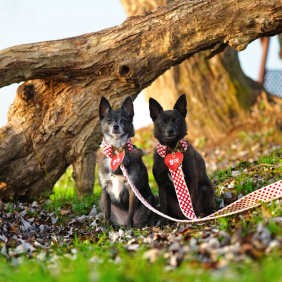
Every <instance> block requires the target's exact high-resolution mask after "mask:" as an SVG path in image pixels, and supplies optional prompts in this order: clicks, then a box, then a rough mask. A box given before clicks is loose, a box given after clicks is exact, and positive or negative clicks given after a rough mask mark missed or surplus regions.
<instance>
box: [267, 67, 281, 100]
mask: <svg viewBox="0 0 282 282" xmlns="http://www.w3.org/2000/svg"><path fill="white" fill-rule="evenodd" d="M263 85H264V87H265V89H266V90H267V91H268V92H269V93H271V94H273V95H276V96H279V97H282V70H265V77H264V83H263Z"/></svg>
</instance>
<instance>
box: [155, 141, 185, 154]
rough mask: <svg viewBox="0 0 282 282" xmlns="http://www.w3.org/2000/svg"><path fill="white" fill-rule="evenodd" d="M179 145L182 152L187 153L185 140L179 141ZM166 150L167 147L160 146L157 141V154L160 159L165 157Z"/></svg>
mask: <svg viewBox="0 0 282 282" xmlns="http://www.w3.org/2000/svg"><path fill="white" fill-rule="evenodd" d="M179 143H180V145H181V146H182V148H183V150H184V151H187V148H188V145H187V142H186V140H185V139H184V138H183V139H181V140H180V141H179ZM166 150H167V146H165V145H162V144H161V143H160V142H159V140H158V142H157V152H158V154H159V155H160V156H161V157H163V158H164V157H165V156H166Z"/></svg>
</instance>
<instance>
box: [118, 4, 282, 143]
mask: <svg viewBox="0 0 282 282" xmlns="http://www.w3.org/2000/svg"><path fill="white" fill-rule="evenodd" d="M120 1H121V3H122V4H123V6H124V7H125V9H126V12H127V14H128V16H133V15H137V14H139V13H142V12H144V11H152V10H153V9H155V8H156V7H157V6H159V5H168V4H171V3H172V2H174V0H120ZM237 12H238V13H239V12H242V13H244V12H246V13H248V12H247V11H237ZM195 17H196V18H198V21H199V25H200V23H201V15H200V14H199V15H195ZM210 24H211V26H213V22H212V21H211V23H210ZM211 28H212V27H211ZM217 47H218V50H217V51H216V52H219V51H222V50H224V51H223V52H221V53H220V54H218V55H216V52H214V53H211V52H210V51H201V52H199V53H196V54H193V56H192V57H190V58H189V59H187V60H185V61H184V62H182V63H181V64H179V65H176V66H173V67H172V68H170V69H169V70H167V71H166V72H165V73H164V74H163V75H162V76H160V77H159V78H158V79H156V80H155V81H154V82H153V83H152V85H151V86H149V87H148V88H146V89H145V90H144V95H145V98H146V100H149V98H150V97H153V98H155V99H156V100H158V101H159V102H160V103H161V105H163V106H164V108H165V109H171V107H172V105H174V103H175V102H176V100H177V99H178V97H179V96H180V95H181V94H182V93H185V94H186V97H187V101H188V114H187V122H188V126H189V136H191V137H194V138H195V137H201V136H206V137H207V138H209V139H218V138H220V137H221V136H222V135H225V134H226V133H228V132H230V131H231V130H232V129H234V127H235V126H236V125H239V124H242V123H245V122H246V120H247V119H248V118H249V117H250V111H251V108H252V106H254V105H255V104H256V103H257V100H258V99H261V96H263V98H264V99H265V98H266V93H265V90H264V88H263V85H262V84H259V83H257V82H256V81H253V80H252V79H250V78H249V77H247V76H246V75H245V74H244V73H243V71H242V69H241V66H240V63H239V59H238V52H237V51H236V50H235V49H233V48H231V47H229V46H228V47H227V46H226V45H224V44H222V45H219V46H217ZM225 47H226V48H225ZM213 55H214V56H213ZM208 58H210V59H208ZM268 99H272V97H270V96H269V95H268ZM274 99H275V98H274ZM277 101H278V99H276V102H277Z"/></svg>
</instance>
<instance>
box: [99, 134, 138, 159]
mask: <svg viewBox="0 0 282 282" xmlns="http://www.w3.org/2000/svg"><path fill="white" fill-rule="evenodd" d="M126 145H127V149H128V152H129V153H131V152H132V150H133V145H132V141H131V138H129V139H128V141H127V143H126ZM102 146H103V152H104V154H105V155H106V156H108V157H109V158H112V157H113V146H112V145H110V144H108V143H107V142H106V141H105V140H104V139H103V142H102Z"/></svg>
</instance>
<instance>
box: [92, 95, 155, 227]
mask: <svg viewBox="0 0 282 282" xmlns="http://www.w3.org/2000/svg"><path fill="white" fill-rule="evenodd" d="M133 116H134V110H133V103H132V99H131V97H130V96H129V97H127V98H126V99H125V101H124V103H123V105H122V107H121V109H120V110H117V111H114V110H112V108H111V106H110V104H109V102H108V100H107V99H106V98H105V97H102V98H101V101H100V106H99V117H100V122H101V130H102V135H103V136H104V142H106V143H107V144H109V145H110V146H112V148H113V152H118V151H119V152H120V151H121V150H125V152H126V154H125V157H124V159H123V164H124V166H125V168H126V169H127V171H128V174H129V177H130V179H131V181H132V182H133V183H134V185H135V187H136V188H137V189H138V190H139V192H140V193H141V195H142V196H143V197H144V198H145V199H146V201H147V202H148V203H149V204H150V205H152V206H153V207H155V206H156V202H155V197H154V195H153V193H152V191H151V189H150V186H149V183H148V173H147V169H146V167H145V165H144V163H143V161H142V156H143V151H142V150H140V149H138V148H136V147H135V146H134V147H133V150H132V152H131V153H129V151H128V148H127V142H128V140H129V138H130V137H133V136H134V134H135V132H134V128H133V124H132V121H133ZM97 157H98V164H99V182H100V185H101V187H102V197H101V208H102V210H103V212H104V214H105V220H106V224H114V225H127V226H128V227H133V226H144V225H146V224H147V225H152V224H153V222H154V214H153V213H152V212H151V211H150V210H149V209H147V208H146V207H145V206H144V205H143V204H142V203H141V202H140V201H139V200H138V199H137V197H136V196H135V194H134V193H133V191H132V189H131V187H130V186H129V184H128V182H127V181H126V180H125V178H124V176H123V174H122V171H121V169H120V167H118V168H117V169H116V171H113V169H112V167H111V165H110V163H111V158H109V157H108V156H106V155H105V154H103V153H102V152H101V151H100V152H99V153H98V154H97Z"/></svg>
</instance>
